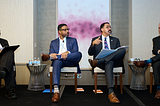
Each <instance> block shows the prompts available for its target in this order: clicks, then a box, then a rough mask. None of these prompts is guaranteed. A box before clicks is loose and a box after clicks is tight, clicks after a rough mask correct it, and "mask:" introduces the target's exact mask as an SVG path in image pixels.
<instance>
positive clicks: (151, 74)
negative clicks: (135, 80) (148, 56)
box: [150, 72, 153, 93]
mask: <svg viewBox="0 0 160 106" xmlns="http://www.w3.org/2000/svg"><path fill="white" fill-rule="evenodd" d="M152 85H153V72H150V93H152Z"/></svg>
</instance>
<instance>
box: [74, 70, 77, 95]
mask: <svg viewBox="0 0 160 106" xmlns="http://www.w3.org/2000/svg"><path fill="white" fill-rule="evenodd" d="M74 83H75V85H74V86H75V93H77V73H74Z"/></svg>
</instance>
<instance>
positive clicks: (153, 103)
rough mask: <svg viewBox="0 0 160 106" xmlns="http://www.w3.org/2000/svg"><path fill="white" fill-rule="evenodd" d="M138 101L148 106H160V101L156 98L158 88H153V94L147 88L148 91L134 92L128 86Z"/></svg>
mask: <svg viewBox="0 0 160 106" xmlns="http://www.w3.org/2000/svg"><path fill="white" fill-rule="evenodd" d="M126 87H127V88H128V89H129V90H130V91H131V92H132V93H133V94H134V95H135V96H136V97H137V98H138V99H140V100H141V101H142V102H143V103H144V104H145V105H146V106H160V100H157V99H155V98H154V96H155V94H156V87H155V86H153V88H152V89H153V90H152V93H150V88H149V86H147V88H148V89H147V90H132V89H130V88H129V86H126Z"/></svg>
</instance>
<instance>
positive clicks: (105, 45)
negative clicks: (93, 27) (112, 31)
mask: <svg viewBox="0 0 160 106" xmlns="http://www.w3.org/2000/svg"><path fill="white" fill-rule="evenodd" d="M104 48H105V49H109V47H108V44H107V41H106V37H105V39H104Z"/></svg>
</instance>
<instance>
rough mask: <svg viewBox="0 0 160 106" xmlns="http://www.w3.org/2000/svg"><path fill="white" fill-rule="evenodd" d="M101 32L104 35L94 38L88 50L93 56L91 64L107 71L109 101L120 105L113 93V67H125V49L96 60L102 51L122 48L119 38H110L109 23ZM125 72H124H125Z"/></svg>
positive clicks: (106, 23) (102, 26)
mask: <svg viewBox="0 0 160 106" xmlns="http://www.w3.org/2000/svg"><path fill="white" fill-rule="evenodd" d="M100 31H101V33H102V35H100V36H97V37H94V38H93V39H92V42H91V45H90V47H89V49H88V54H89V55H91V56H92V55H93V59H94V60H91V59H89V60H88V61H89V63H90V65H91V66H92V68H95V67H99V68H101V69H103V70H105V76H106V80H107V87H108V99H109V100H110V102H112V103H120V101H119V100H118V98H117V97H116V95H115V94H114V91H113V87H114V85H113V67H117V66H118V67H119V66H123V69H124V65H123V58H124V55H125V52H126V51H125V49H123V48H121V49H118V50H117V51H116V52H114V53H112V54H110V55H108V56H106V57H104V58H102V59H95V57H96V56H97V55H98V54H99V52H100V51H101V50H102V49H108V50H110V49H117V48H118V47H120V41H119V39H118V38H115V37H112V36H110V34H111V32H112V31H111V26H110V24H109V23H108V22H105V23H102V24H101V26H100ZM123 72H124V70H123Z"/></svg>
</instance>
